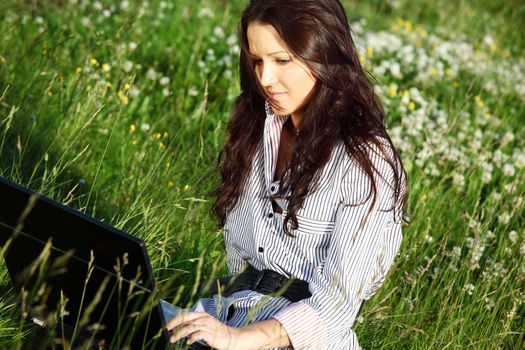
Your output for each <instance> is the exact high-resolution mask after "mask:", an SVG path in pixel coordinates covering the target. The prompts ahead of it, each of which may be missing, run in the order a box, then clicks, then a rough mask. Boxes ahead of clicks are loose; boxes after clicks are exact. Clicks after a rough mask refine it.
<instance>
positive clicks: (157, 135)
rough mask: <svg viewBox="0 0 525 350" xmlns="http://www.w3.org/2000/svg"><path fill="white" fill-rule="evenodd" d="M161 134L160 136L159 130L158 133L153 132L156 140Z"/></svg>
mask: <svg viewBox="0 0 525 350" xmlns="http://www.w3.org/2000/svg"><path fill="white" fill-rule="evenodd" d="M161 136H162V135H161V134H160V132H158V133H156V134H155V138H156V139H157V140H159V139H160V137H161Z"/></svg>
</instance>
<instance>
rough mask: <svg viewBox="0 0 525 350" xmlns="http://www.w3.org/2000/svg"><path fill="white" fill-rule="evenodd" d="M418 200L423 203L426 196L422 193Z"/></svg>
mask: <svg viewBox="0 0 525 350" xmlns="http://www.w3.org/2000/svg"><path fill="white" fill-rule="evenodd" d="M419 199H420V200H422V201H423V202H424V201H426V200H427V195H426V194H424V193H423V194H422V195H421V196H419Z"/></svg>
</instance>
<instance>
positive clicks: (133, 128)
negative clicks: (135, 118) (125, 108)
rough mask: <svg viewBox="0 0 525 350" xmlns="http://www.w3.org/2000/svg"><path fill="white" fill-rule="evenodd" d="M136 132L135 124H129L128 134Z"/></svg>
mask: <svg viewBox="0 0 525 350" xmlns="http://www.w3.org/2000/svg"><path fill="white" fill-rule="evenodd" d="M136 130H137V127H136V126H135V124H131V125H130V126H129V132H135V131H136Z"/></svg>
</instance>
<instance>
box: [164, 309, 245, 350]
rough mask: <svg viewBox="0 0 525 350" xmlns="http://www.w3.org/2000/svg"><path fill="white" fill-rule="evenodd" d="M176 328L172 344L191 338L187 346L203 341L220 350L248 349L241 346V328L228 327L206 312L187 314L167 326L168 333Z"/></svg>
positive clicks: (176, 318)
mask: <svg viewBox="0 0 525 350" xmlns="http://www.w3.org/2000/svg"><path fill="white" fill-rule="evenodd" d="M176 327H179V328H178V329H177V330H176V332H174V333H173V335H172V336H171V337H170V340H171V342H172V343H175V342H176V341H178V340H179V339H182V338H184V337H186V336H189V338H188V340H187V342H186V344H192V343H194V342H196V341H197V340H203V341H205V342H206V343H207V344H208V345H209V346H211V347H213V348H215V349H218V350H236V349H244V350H246V349H247V347H246V344H244V345H243V344H241V335H242V331H241V329H240V328H235V327H228V326H227V325H225V324H224V323H222V322H220V321H219V320H217V319H216V318H214V317H213V316H211V315H209V314H208V313H206V312H185V313H182V314H181V315H179V316H177V317H175V318H173V319H171V320H170V321H169V322H168V323H167V325H166V328H167V329H168V331H171V330H173V329H175V328H176Z"/></svg>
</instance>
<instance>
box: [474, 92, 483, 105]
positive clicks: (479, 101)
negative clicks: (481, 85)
mask: <svg viewBox="0 0 525 350" xmlns="http://www.w3.org/2000/svg"><path fill="white" fill-rule="evenodd" d="M474 101H475V102H476V106H478V107H479V108H482V107H483V106H484V105H485V103H484V102H483V100H482V99H481V97H479V95H476V96H474Z"/></svg>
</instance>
